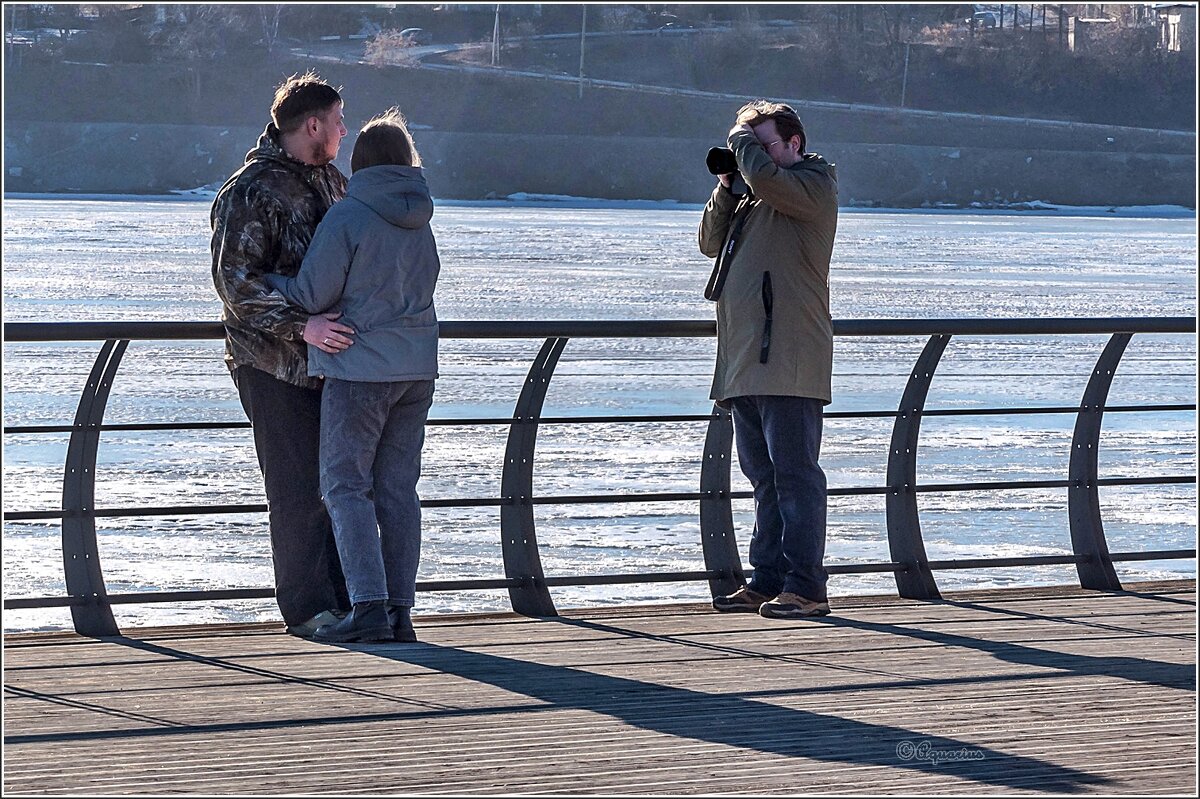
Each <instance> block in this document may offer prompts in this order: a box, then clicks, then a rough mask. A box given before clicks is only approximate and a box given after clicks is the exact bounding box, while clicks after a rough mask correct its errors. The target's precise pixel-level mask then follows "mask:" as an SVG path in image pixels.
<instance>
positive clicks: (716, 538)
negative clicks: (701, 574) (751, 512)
mask: <svg viewBox="0 0 1200 799" xmlns="http://www.w3.org/2000/svg"><path fill="white" fill-rule="evenodd" d="M732 453H733V417H732V416H731V415H730V413H729V411H727V410H725V409H724V408H721V407H720V406H718V405H714V406H713V415H712V418H711V419H710V420H709V422H708V433H707V435H706V436H705V438H704V455H703V456H702V457H703V460H702V461H701V464H700V491H701V492H702V493H703V494H705V496H704V498H703V499H701V500H700V542H701V547H702V548H703V551H704V568H705V569H707V570H709V571H712V572H716V573H717V575H716V576H714V577H710V578H709V580H708V587H709V590H710V591H712V595H713V596H714V597H717V596H722V595H725V594H732V593H733V592H734V591H736V590H738V588H740V587H741V586H743V585H745V584H746V577H745V575H744V574H743V573H742V560H741V556H740V555H739V554H738V547H737V538H736V537H735V536H734V531H733V500H732V498H731V497H730V496H729V491H730V485H729V480H730V469H731V468H732V464H731V461H732Z"/></svg>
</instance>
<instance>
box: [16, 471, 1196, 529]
mask: <svg viewBox="0 0 1200 799" xmlns="http://www.w3.org/2000/svg"><path fill="white" fill-rule="evenodd" d="M1195 482H1196V476H1195V475H1166V476H1162V477H1102V478H1100V479H1099V480H1097V481H1096V485H1103V486H1125V485H1129V486H1132V485H1186V484H1188V483H1195ZM1072 485H1074V483H1073V481H1071V480H1010V481H1007V482H978V483H926V484H921V485H916V486H910V487H909V488H908V490H911V491H914V492H916V493H918V494H936V493H943V492H947V493H948V492H956V491H991V490H1000V489H1017V488H1070V487H1071V486H1072ZM891 490H892V488H891V487H890V486H850V487H846V488H830V489H829V490H828V495H829V496H831V497H845V496H867V495H878V494H887V493H888V492H890V491H891ZM753 496H754V492H752V491H728V492H726V491H715V492H713V491H671V492H660V493H649V494H568V495H555V496H544V497H541V496H539V497H530V498H508V497H469V498H465V499H423V500H421V507H423V508H484V507H499V506H501V505H511V504H514V503H519V502H522V501H524V502H529V503H530V504H532V505H605V504H620V503H625V502H629V503H633V502H683V501H695V500H701V499H714V498H717V499H724V498H726V497H728V498H729V499H751V498H753ZM266 510H267V506H266V505H265V504H250V505H168V506H162V507H138V508H97V509H96V510H94V511H92V512H91V513H90V514H89V515H91V516H94V517H96V518H97V519H114V518H126V517H136V516H205V515H209V514H219V513H264V512H266ZM69 515H72V514H69V513H68V512H66V511H62V510H35V511H5V512H4V521H9V522H24V521H41V520H47V519H63V518H67V517H68V516H69Z"/></svg>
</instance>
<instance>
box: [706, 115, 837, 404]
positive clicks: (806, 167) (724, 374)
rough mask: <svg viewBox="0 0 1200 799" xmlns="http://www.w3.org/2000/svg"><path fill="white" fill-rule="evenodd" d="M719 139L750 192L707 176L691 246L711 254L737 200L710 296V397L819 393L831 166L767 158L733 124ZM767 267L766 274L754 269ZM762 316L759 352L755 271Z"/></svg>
mask: <svg viewBox="0 0 1200 799" xmlns="http://www.w3.org/2000/svg"><path fill="white" fill-rule="evenodd" d="M729 147H730V149H731V150H733V152H734V155H735V156H736V157H737V161H738V166H739V167H740V171H741V173H742V176H743V177H744V178H745V181H746V183H747V184H748V185H749V186H750V189H751V192H752V196H751V197H750V198H749V199H748V200H743V199H742V198H741V197H739V196H738V195H735V194H733V193H731V192H730V191H729V190H728V189H726V188H724V187H723V186H719V185H718V186H717V188H716V189H715V190H714V191H713V193H712V197H711V198H710V199H709V201H708V204H707V205H706V206H705V208H704V216H703V218H702V219H701V222H700V251H701V252H702V253H704V254H705V255H707V256H708V257H710V258H715V257H716V256H717V255H718V254H719V253H720V252H721V250H722V249H723V248H724V247H725V246H726V245H727V243H728V242H727V240H728V237H729V233H730V230H731V224H730V223H731V221H732V220H733V219H734V214H735V211H737V210H738V208H739V201H741V203H742V204H743V205H744V207H742V209H741V213H745V214H746V221H745V223H744V225H743V227H742V229H741V232H740V235H739V236H738V237H737V240H736V242H735V244H734V248H733V251H732V253H731V254H730V255H729V256H727V258H728V259H729V264H728V276H727V278H726V280H725V283H724V287H723V290H722V292H721V295H720V298H719V299H718V300H717V362H716V368H715V369H714V373H713V383H712V394H711V397H712V399H714V400H717V401H718V402H720V401H722V400H727V399H730V398H732V397H739V396H753V395H775V396H794V397H811V398H813V399H819V400H822V401H823V402H825V403H829V402H830V400H831V394H832V389H831V383H832V374H833V324H832V320H831V318H830V315H829V262H830V258H831V256H832V254H833V239H834V235H835V234H836V233H837V217H838V201H837V174H836V171H835V168H834V165H833V164H831V163H829V162H828V161H826V160H825V159H824V158H822V157H821V156H819V155H815V154H812V153H809V154H806V155H805V156H804V157H803V158H802V159H801V160H800V161H798V162H797V163H796V164H794V165H792V166H791V167H788V168H786V169H784V168H781V167H779V166H777V165H776V164H775V162H774V161H772V160H771V157H770V156H769V155H768V154H767V152H766V150H764V149H763V147H762V145H761V144H760V143H759V141H758V139H757V138H756V137H755V136H754V134H753V133H752V132H749V131H735V132H733V133H731V134H730V136H729ZM765 272H769V273H770V275H769V278H764V273H765ZM765 280H766V281H767V282H769V284H770V289H769V293H770V294H771V297H772V301H771V317H772V319H771V325H770V336H769V347H768V348H767V352H766V362H765V363H763V362H762V358H763V349H764V346H763V345H764V327H765V325H766V317H767V312H766V308H765V304H764V298H763V295H764V281H765Z"/></svg>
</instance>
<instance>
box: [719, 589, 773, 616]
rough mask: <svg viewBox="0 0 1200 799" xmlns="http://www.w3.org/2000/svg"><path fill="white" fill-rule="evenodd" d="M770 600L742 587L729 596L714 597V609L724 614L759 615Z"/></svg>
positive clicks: (764, 595)
mask: <svg viewBox="0 0 1200 799" xmlns="http://www.w3.org/2000/svg"><path fill="white" fill-rule="evenodd" d="M770 600H771V597H769V596H767V595H766V594H760V593H758V592H757V591H751V590H750V589H749V588H747V587H746V586H742V587H741V588H739V589H738V590H736V591H734V592H733V593H732V594H730V595H729V596H715V597H713V607H714V608H716V609H717V610H719V611H721V612H722V613H758V608H759V606H760V605H762V603H764V602H769V601H770Z"/></svg>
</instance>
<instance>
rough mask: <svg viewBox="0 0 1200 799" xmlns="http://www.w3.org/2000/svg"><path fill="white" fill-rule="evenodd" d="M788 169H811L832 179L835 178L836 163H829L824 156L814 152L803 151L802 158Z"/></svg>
mask: <svg viewBox="0 0 1200 799" xmlns="http://www.w3.org/2000/svg"><path fill="white" fill-rule="evenodd" d="M788 169H791V170H793V171H798V170H801V169H811V170H813V171H814V172H823V173H824V174H826V175H828V176H829V177H831V178H833V179H834V180H837V165H836V164H831V163H829V162H828V161H826V160H825V158H824V156H820V155H817V154H816V153H805V154H804V157H803V158H801V159H800V160H799V161H797V162H796V163H794V164H792V165H791V166H790V167H788Z"/></svg>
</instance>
